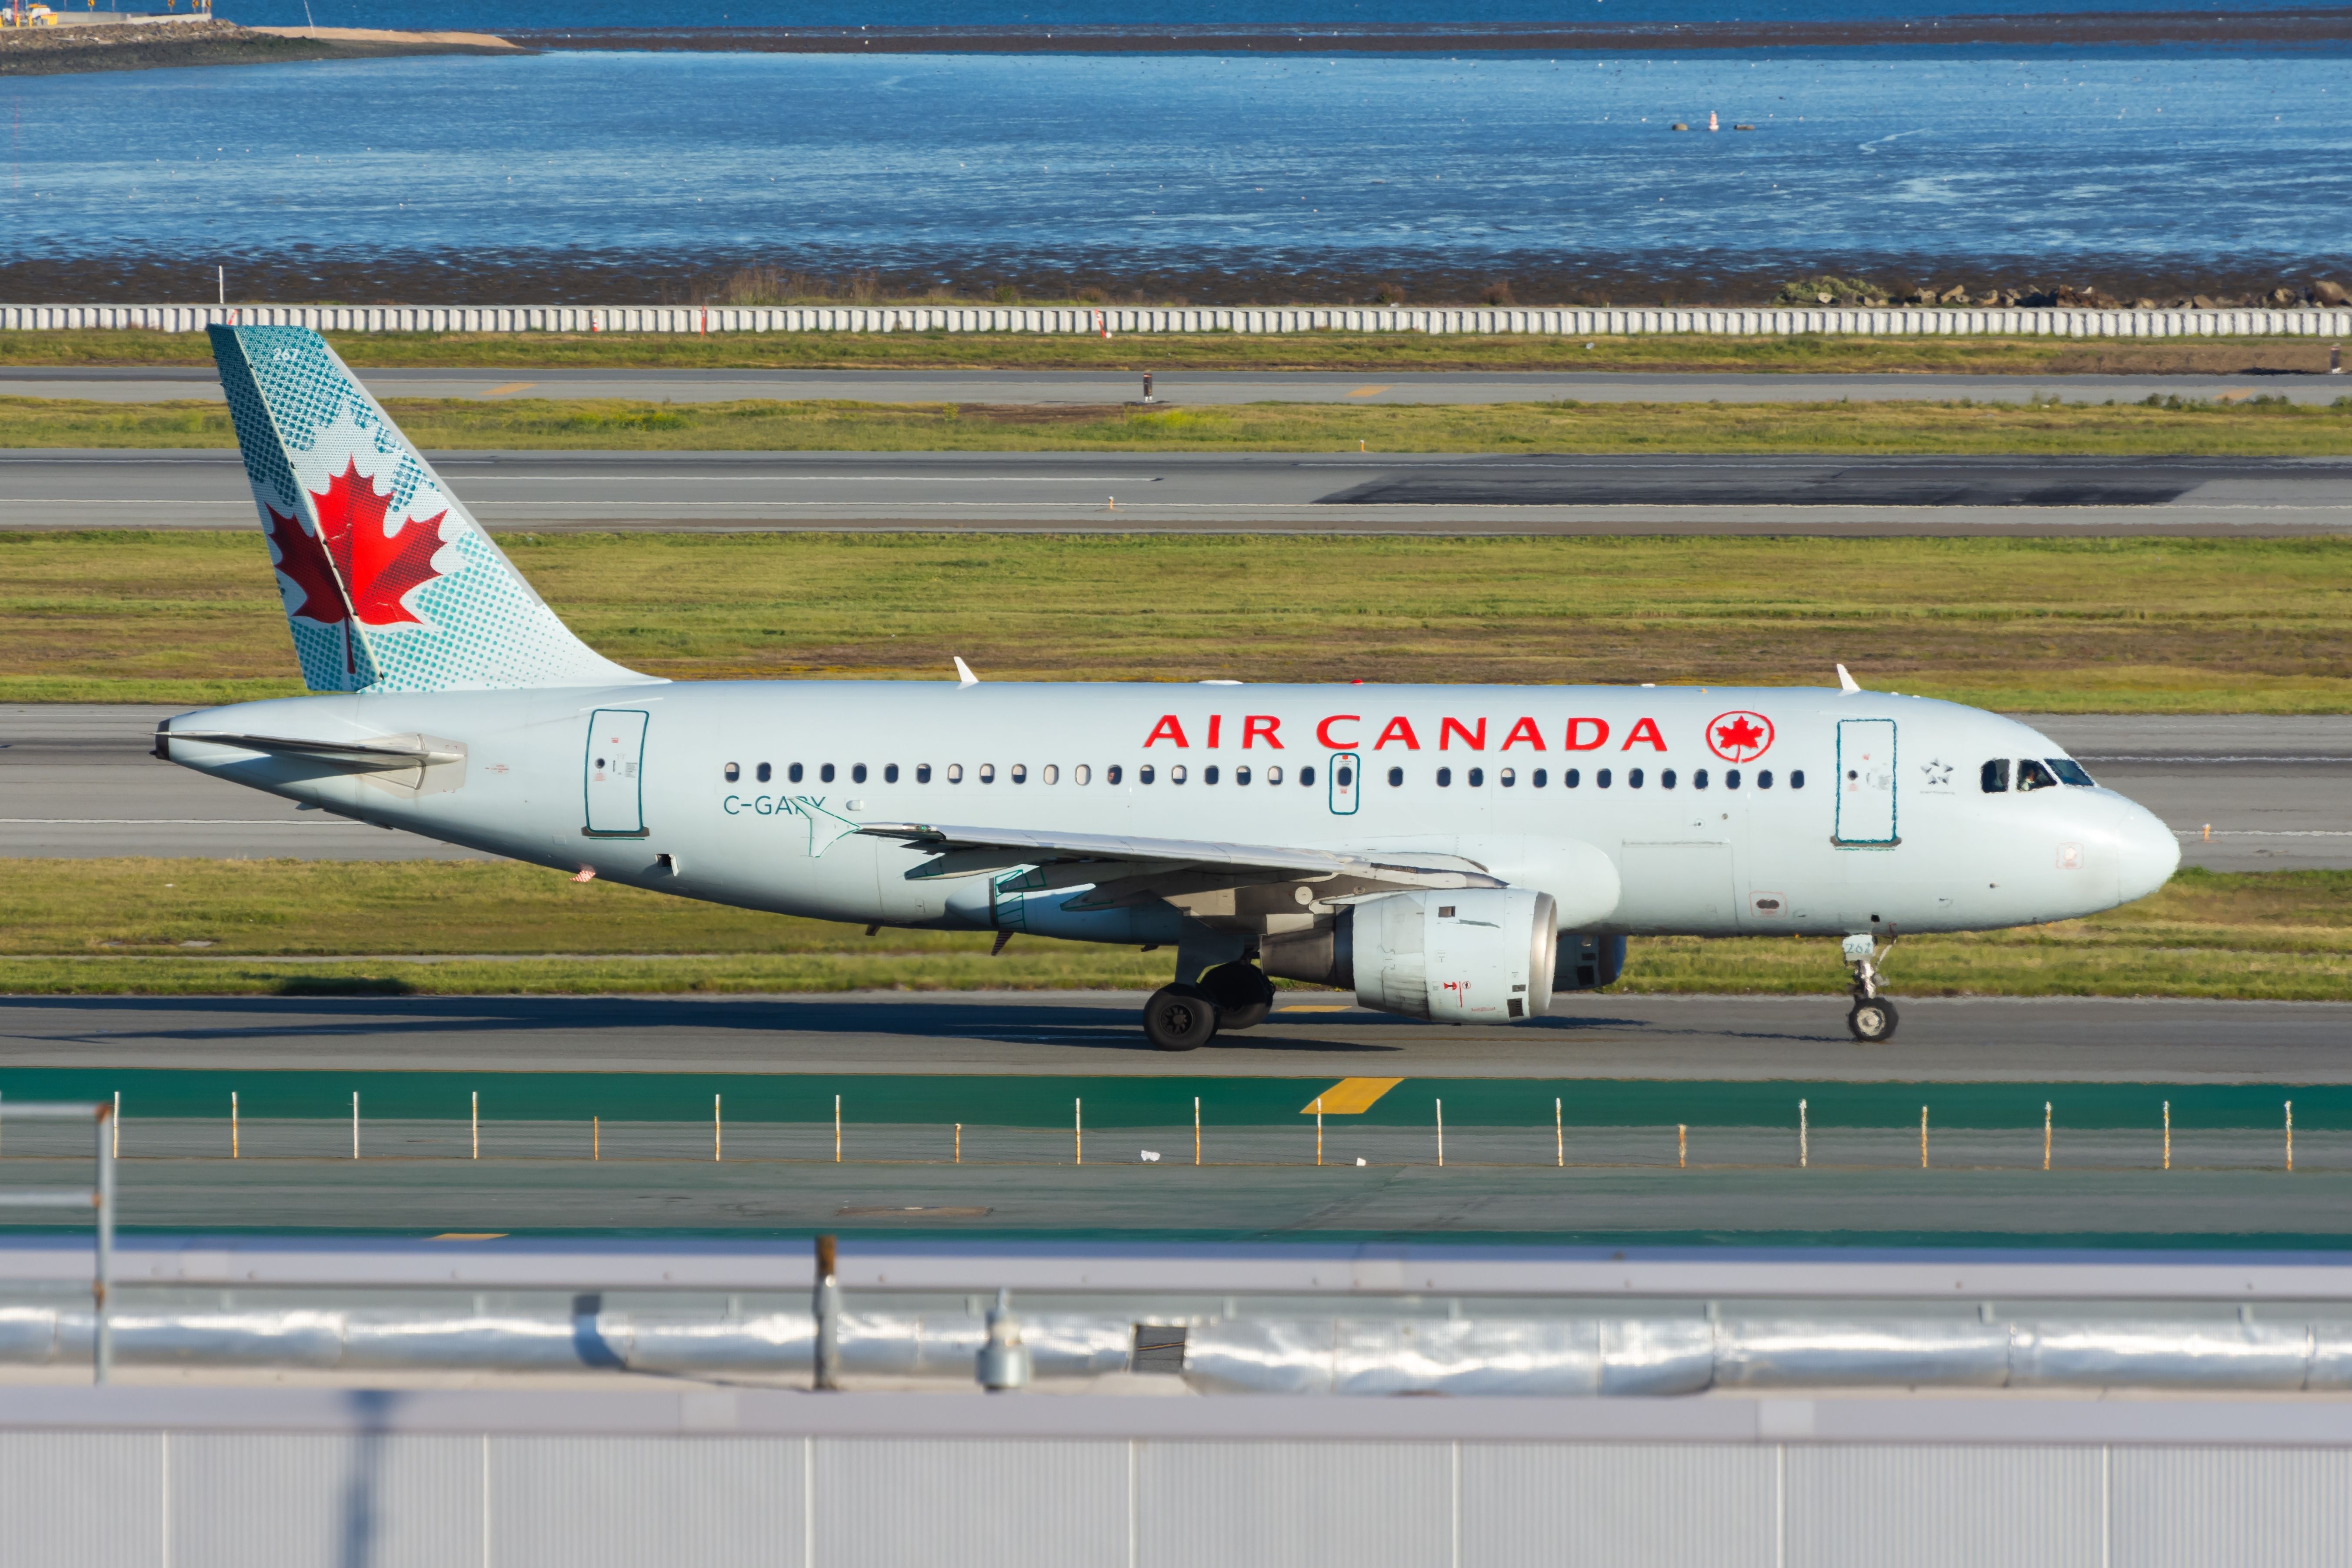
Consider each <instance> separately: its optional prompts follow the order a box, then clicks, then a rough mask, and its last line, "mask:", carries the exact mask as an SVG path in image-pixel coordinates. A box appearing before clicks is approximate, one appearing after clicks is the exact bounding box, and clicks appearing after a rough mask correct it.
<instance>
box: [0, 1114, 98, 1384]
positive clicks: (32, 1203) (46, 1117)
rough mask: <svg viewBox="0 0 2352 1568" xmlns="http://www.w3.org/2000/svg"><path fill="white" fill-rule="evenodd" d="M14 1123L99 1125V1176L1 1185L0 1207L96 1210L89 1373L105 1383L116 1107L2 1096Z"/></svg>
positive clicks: (4, 1118)
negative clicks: (82, 1183) (83, 1182)
mask: <svg viewBox="0 0 2352 1568" xmlns="http://www.w3.org/2000/svg"><path fill="white" fill-rule="evenodd" d="M12 1118H13V1119H14V1120H16V1121H89V1123H91V1125H92V1126H93V1127H95V1128H96V1129H97V1145H98V1147H97V1159H98V1179H97V1182H96V1183H95V1184H93V1185H91V1186H88V1187H14V1188H0V1209H75V1208H85V1207H86V1208H89V1209H93V1210H95V1211H96V1213H97V1221H98V1226H97V1235H96V1237H94V1240H93V1250H94V1251H95V1252H96V1254H97V1256H96V1258H95V1259H94V1260H93V1264H92V1268H91V1278H90V1290H89V1293H90V1306H91V1310H92V1315H93V1321H92V1323H91V1332H90V1337H89V1373H90V1381H91V1382H93V1383H104V1382H106V1381H108V1380H109V1378H110V1377H111V1376H112V1375H113V1372H114V1322H113V1318H112V1315H111V1312H110V1307H109V1303H108V1300H107V1296H108V1293H109V1291H110V1288H111V1287H112V1285H113V1283H114V1138H113V1131H114V1107H113V1106H112V1105H110V1104H108V1103H106V1102H105V1101H102V1100H101V1101H100V1102H99V1103H98V1104H95V1105H80V1104H75V1103H71V1102H64V1103H53V1102H45V1101H38V1100H33V1101H27V1100H16V1101H14V1102H11V1101H9V1100H5V1099H0V1123H5V1121H8V1120H10V1119H12Z"/></svg>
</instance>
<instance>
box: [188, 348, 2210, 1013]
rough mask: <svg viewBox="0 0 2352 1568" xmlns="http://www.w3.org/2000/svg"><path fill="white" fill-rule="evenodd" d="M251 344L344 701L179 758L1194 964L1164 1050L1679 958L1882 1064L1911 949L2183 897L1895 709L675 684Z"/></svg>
mask: <svg viewBox="0 0 2352 1568" xmlns="http://www.w3.org/2000/svg"><path fill="white" fill-rule="evenodd" d="M215 340H216V344H217V346H218V347H219V348H220V350H221V359H222V364H223V379H224V385H225V386H226V388H227V389H228V391H229V392H230V395H231V396H230V401H231V406H232V410H233V412H236V415H237V426H238V432H239V437H240V442H241V444H242V445H243V447H244V448H245V452H246V458H247V469H248V472H249V473H250V474H251V475H252V476H253V477H254V481H255V486H256V491H257V500H259V502H260V508H261V512H262V516H263V520H264V526H265V528H266V529H268V531H269V532H270V536H271V540H272V544H273V549H274V552H275V553H276V554H277V556H278V561H277V565H278V576H279V583H280V587H281V590H282V591H283V592H284V593H285V595H286V599H287V605H288V614H289V624H290V626H292V629H293V631H294V635H295V640H296V644H297V647H298V649H299V651H301V653H302V654H303V658H304V667H305V671H306V674H307V675H308V676H309V677H310V684H311V685H312V686H313V687H314V688H318V687H321V686H328V687H333V686H338V685H340V686H343V687H345V688H346V689H343V690H341V691H340V692H336V693H335V694H331V695H318V696H312V697H306V698H299V699H289V700H281V701H271V702H259V703H246V704H239V705H236V706H235V707H230V708H219V709H211V710H204V711H201V712H195V713H190V714H186V715H183V716H181V717H179V718H176V719H173V721H170V722H169V723H168V724H167V725H166V726H165V727H164V729H163V731H162V732H161V733H159V736H158V742H157V749H158V752H159V754H162V755H164V756H167V757H168V758H170V760H172V761H173V762H176V763H182V764H184V765H186V766H190V767H194V768H197V769H200V770H202V771H205V772H207V773H215V774H216V775H218V776H221V777H225V778H229V779H232V780H235V781H236V782H238V783H241V784H249V785H252V786H254V787H257V788H260V789H264V790H267V791H268V792H270V793H272V794H275V795H282V796H285V797H287V798H289V799H293V800H297V801H300V802H302V803H304V804H306V805H316V806H319V807H321V808H324V809H327V810H331V811H334V812H337V813H339V814H341V815H344V816H352V817H355V818H358V819H361V820H363V821H369V822H375V823H380V824H383V826H393V827H400V828H404V829H407V830H409V831H412V832H415V833H420V834H424V835H426V836H428V837H435V838H438V839H442V840H445V841H447V842H449V843H453V844H458V845H463V846H466V847H471V848H475V849H479V850H483V851H485V852H488V853H491V854H497V855H503V856H509V857H512V858H517V859H520V860H527V861H534V862H537V863H540V864H542V865H547V866H551V867H556V868H562V869H564V870H567V871H572V872H574V873H593V875H594V876H595V877H597V878H601V879H607V880H613V881H620V882H625V883H629V884H632V885H635V886H639V887H645V888H649V889H656V890H659V891H665V892H671V893H677V894H682V895H685V896H688V897H693V898H698V899H707V900H715V901H718V902H722V903H728V904H734V905H740V906H743V907H747V908H752V909H760V910H775V911H778V912H781V913H787V914H798V915H810V916H817V917H821V918H825V919H832V920H840V921H857V922H862V923H866V924H869V925H885V926H906V927H919V928H928V929H944V930H979V931H998V932H1001V933H1018V932H1029V933H1034V934H1039V935H1046V936H1055V937H1067V938H1072V939H1076V940H1080V941H1093V942H1117V943H1123V944H1131V945H1138V946H1146V947H1151V946H1157V947H1162V948H1168V949H1172V950H1174V952H1175V954H1176V960H1175V965H1174V967H1175V971H1176V973H1175V978H1174V980H1173V982H1172V983H1171V985H1170V986H1169V987H1167V988H1166V989H1164V990H1163V991H1162V992H1161V993H1160V994H1157V995H1155V996H1154V997H1153V999H1152V1003H1151V1005H1150V1007H1148V1008H1147V1012H1146V1025H1147V1028H1148V1030H1149V1031H1150V1034H1151V1035H1152V1037H1153V1038H1154V1040H1155V1041H1156V1042H1157V1043H1159V1044H1161V1045H1162V1046H1166V1047H1175V1048H1182V1047H1188V1046H1192V1045H1198V1044H1200V1043H1202V1041H1204V1040H1206V1039H1207V1038H1208V1037H1210V1036H1211V1035H1213V1033H1214V1032H1215V1031H1216V1030H1217V1028H1219V1027H1220V1026H1223V1027H1226V1028H1234V1027H1245V1026H1249V1025H1250V1024H1253V1023H1255V1022H1256V1021H1258V1020H1259V1019H1261V1018H1263V1016H1265V1005H1266V1004H1267V1002H1269V1001H1270V1000H1271V995H1272V993H1271V988H1270V987H1269V986H1268V984H1267V982H1266V979H1265V976H1266V975H1267V974H1269V973H1271V974H1274V975H1288V976H1292V977H1296V978H1299V979H1304V980H1310V981H1320V982H1324V983H1328V984H1340V985H1352V986H1353V987H1354V988H1355V989H1356V991H1357V992H1358V994H1359V996H1360V998H1361V999H1363V1000H1365V1001H1366V1002H1368V1003H1369V1004H1370V1005H1375V1006H1384V1007H1387V1008H1389V1009H1390V1010H1392V1011H1397V1012H1402V1013H1405V1014H1408V1015H1410V1016H1423V1017H1430V1018H1436V1019H1444V1020H1447V1021H1453V1022H1478V1021H1498V1022H1500V1021H1509V1020H1511V1019H1515V1018H1526V1017H1533V1016H1540V1014H1541V1013H1542V1012H1544V1011H1545V1010H1546V1009H1547V1007H1548V1005H1549V998H1550V995H1551V994H1553V993H1554V992H1557V991H1561V990H1575V989H1583V988H1589V987H1591V986H1592V985H1596V984H1605V983H1607V981H1608V980H1610V979H1613V978H1614V975H1615V972H1616V967H1617V964H1618V963H1619V962H1621V960H1622V952H1623V939H1624V938H1625V937H1627V936H1639V935H1644V934H1653V933H1685V934H1692V935H1699V936H1727V935H1735V934H1744V935H1756V934H1773V933H1806V934H1826V935H1836V936H1840V937H1844V938H1847V939H1849V940H1848V941H1847V942H1846V947H1845V957H1846V959H1847V961H1848V962H1849V963H1852V964H1853V966H1854V969H1855V984H1854V991H1855V1004H1854V1009H1853V1014H1852V1016H1851V1019H1850V1021H1851V1022H1852V1023H1853V1026H1854V1029H1855V1032H1856V1033H1857V1034H1858V1035H1861V1036H1863V1037H1865V1038H1874V1037H1884V1035H1885V1033H1887V1032H1890V1031H1891V1030H1892V1028H1893V1026H1894V1023H1895V1017H1894V1011H1893V1008H1892V1007H1891V1005H1888V1004H1887V1003H1886V1002H1885V999H1884V998H1883V997H1881V996H1879V994H1878V987H1877V978H1876V973H1875V970H1874V958H1875V956H1876V954H1877V953H1878V952H1879V951H1880V948H1879V945H1878V944H1879V942H1881V941H1882V940H1884V939H1889V938H1892V937H1894V936H1895V935H1897V934H1899V933H1902V932H1926V931H1962V930H1978V929H1986V928H1992V927H2000V926H2011V925H2019V924H2025V923H2032V922H2039V921H2051V920H2058V919H2064V918H2070V917H2075V916H2080V915H2084V914H2089V913H2092V912H2095V911H2096V910H2104V909H2108V908H2111V907H2113V906H2115V905H2116V904H2118V903H2121V902H2125V901H2127V900H2132V899H2137V898H2139V897H2141V896H2143V895H2145V894H2147V893H2148V892H2150V891H2152V890H2154V889H2156V888H2158V887H2159V886H2161V885H2162V883H2163V882H2164V880H2165V879H2167V878H2168V876H2169V875H2170V874H2171V872H2172V870H2173V869H2174V868H2175V866H2176V865H2177V863H2178V860H2179V847H2178V844H2177V841H2176V839H2175V837H2174V836H2173V835H2172V833H2171V832H2170V831H2169V830H2168V829H2167V828H2166V827H2165V826H2163V824H2162V823H2160V822H2158V820H2157V819H2156V818H2155V817H2154V816H2151V815H2150V814H2149V813H2147V811H2146V810H2144V809H2143V808H2141V807H2140V806H2138V805H2135V804H2134V803H2132V802H2131V801H2129V800H2127V799H2126V798H2124V797H2123V796H2121V795H2116V794H2115V793H2114V792H2112V791H2109V790H2106V789H2104V788H2101V787H2099V786H2097V785H2096V784H2094V783H2093V782H2092V781H2091V779H2090V778H2089V776H2088V775H2087V774H2086V773H2084V772H2083V771H2082V770H2081V769H2080V768H2079V767H2077V766H2076V765H2075V764H2074V763H2073V762H2072V761H2071V760H2069V759H2068V758H2067V757H2066V755H2065V753H2064V752H2063V750H2062V749H2061V748H2059V747H2058V746H2056V745H2054V744H2053V743H2052V742H2050V741H2049V740H2048V739H2047V738H2046V737H2044V736H2042V735H2041V734H2039V733H2037V732H2036V731H2033V730H2032V729H2031V728H2029V727H2028V726H2025V725H2023V724H2020V723H2018V722H2016V721H2012V720H2009V719H2006V718H2003V717H2000V716H1999V715H1996V714H1991V713H1987V712H1983V711H1980V710H1973V709H1969V708H1964V707H1960V706H1958V705H1955V704H1951V703H1946V702H1938V701H1932V700H1923V699H1918V698H1907V697H1900V696H1895V695H1889V694H1879V693H1871V692H1864V691H1858V690H1845V689H1728V688H1713V689H1704V690H1702V689H1689V688H1650V687H1643V688H1628V687H1410V686H1364V685H1349V686H1248V685H1235V684H1227V683H1213V684H1204V685H1197V686H1176V685H1097V684H1087V685H1075V684H1072V685H1063V684H1053V685H1045V684H1014V683H1002V684H1000V683H995V682H990V681H984V680H982V681H972V680H969V679H955V680H942V681H940V682H938V683H916V682H874V681H858V682H691V683H688V682H667V681H657V680H652V679H646V678H645V677H642V676H638V675H635V674H634V673H633V672H630V671H627V670H625V669H622V668H620V667H618V666H614V665H612V664H610V663H609V662H607V661H604V660H603V659H601V658H598V657H597V656H595V655H593V653H590V652H589V651H588V650H586V649H585V648H584V647H580V645H578V644H577V642H576V639H572V637H571V636H570V634H569V632H568V631H565V630H564V629H563V628H562V626H561V623H560V622H557V621H555V619H554V617H553V616H552V615H551V614H550V613H549V612H548V611H547V610H546V607H545V606H544V605H541V604H539V603H538V601H537V599H536V597H535V596H534V595H530V591H529V589H528V587H527V586H525V585H523V584H521V581H520V577H519V576H516V575H515V574H514V573H513V569H512V567H511V566H510V565H509V564H508V563H506V562H505V559H504V557H503V556H502V555H500V554H499V553H498V552H497V551H496V548H495V546H494V545H491V544H490V543H489V541H488V537H487V535H484V534H482V533H481V532H480V531H479V529H478V527H477V526H475V525H474V523H473V521H472V520H471V519H470V518H469V517H467V516H466V515H465V513H464V511H463V509H462V507H461V506H459V505H458V504H457V501H456V500H455V498H454V497H451V496H449V495H447V493H446V491H444V490H442V489H440V487H439V484H438V481H437V479H435V478H434V477H433V475H432V473H431V470H430V469H429V468H426V467H425V464H424V462H423V459H422V458H418V457H417V456H416V455H415V452H414V449H413V448H411V447H408V446H407V443H406V442H405V440H404V439H403V438H401V437H400V436H399V434H398V432H397V431H396V430H395V429H394V428H393V427H392V426H391V425H390V423H389V421H388V420H386V419H384V417H383V415H382V411H381V410H380V409H376V408H375V407H374V405H373V402H372V401H371V400H369V399H368V398H367V395H366V394H365V392H364V391H363V390H362V389H360V388H359V386H358V384H357V383H356V382H355V381H353V380H352V379H351V378H350V376H349V373H348V372H347V371H344V370H343V368H342V366H341V363H340V362H339V361H336V360H335V359H334V357H333V355H332V353H331V351H328V350H327V349H326V348H325V345H324V344H323V343H322V342H319V341H318V340H317V339H315V338H314V337H312V336H311V335H310V334H309V333H305V332H299V331H294V330H291V329H250V328H248V329H215ZM305 340H307V341H305ZM273 373H275V374H273ZM329 402H331V403H332V406H328V405H327V404H328V403H329ZM297 405H299V406H300V409H301V412H302V414H303V415H304V416H306V417H307V419H308V421H309V430H308V437H309V438H308V440H307V442H305V441H304V440H302V439H300V438H299V437H289V434H288V433H287V426H288V425H289V419H288V417H286V415H287V413H288V411H289V410H291V409H293V408H295V407H296V406H297ZM418 530H423V532H414V531H418ZM371 574H373V575H371Z"/></svg>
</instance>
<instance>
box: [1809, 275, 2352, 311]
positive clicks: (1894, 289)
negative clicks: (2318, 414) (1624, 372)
mask: <svg viewBox="0 0 2352 1568" xmlns="http://www.w3.org/2000/svg"><path fill="white" fill-rule="evenodd" d="M1772 303H1774V304H1776V305H1797V306H1803V305H1843V306H1861V307H1868V308H1873V309H1879V310H1885V309H1887V308H1890V307H1891V308H1895V309H1900V308H1902V307H1904V306H1906V305H1909V306H1916V307H1921V308H1927V307H1940V308H1943V309H1948V310H1949V309H1958V308H1965V307H1969V306H1977V307H1980V308H1983V309H1988V310H1991V309H2001V310H2012V309H2023V310H2336V309H2341V308H2342V307H2343V306H2345V305H2347V304H2352V289H2347V288H2346V287H2345V285H2343V284H2341V283H2338V282H2336V280H2335V279H2329V278H2318V279H2312V280H2311V281H2310V282H2308V283H2299V284H2298V283H2281V284H2279V285H2277V286H2276V287H2274V288H2272V289H2252V290H2248V291H2244V292H2239V293H2231V294H2172V293H2168V294H2166V295H2165V296H2164V297H2162V298H2160V299H2159V298H2158V297H2156V296H2153V295H2147V294H2141V295H2136V296H2132V297H2129V298H2126V297H2125V296H2123V295H2121V294H2118V293H2115V292H2110V291H2108V290H2106V289H2100V288H2099V287H2098V286H2096V285H2095V284H2089V283H2086V284H2084V285H2082V286H2081V287H2080V288H2077V287H2075V286H2074V285H2073V284H2070V283H2059V284H2054V285H2043V284H2040V283H2030V282H2029V283H2022V284H2016V285H2009V284H2000V283H1985V284H1976V283H1965V282H1958V283H1949V284H1946V285H1943V286H1942V287H1940V288H1939V287H1937V285H1935V284H1932V283H1903V284H1895V285H1892V286H1885V285H1881V284H1879V283H1876V282H1874V281H1873V280H1871V279H1866V278H1836V277H1831V276H1826V275H1824V276H1822V277H1820V278H1802V279H1797V280H1796V281H1795V282H1792V283H1785V284H1783V285H1781V287H1780V292H1779V293H1777V294H1775V295H1773V297H1772Z"/></svg>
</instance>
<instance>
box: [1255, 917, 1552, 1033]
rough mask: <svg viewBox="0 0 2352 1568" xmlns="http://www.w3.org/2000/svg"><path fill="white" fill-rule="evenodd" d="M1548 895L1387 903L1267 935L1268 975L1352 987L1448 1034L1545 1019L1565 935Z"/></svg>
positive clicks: (1262, 952) (1262, 956)
mask: <svg viewBox="0 0 2352 1568" xmlns="http://www.w3.org/2000/svg"><path fill="white" fill-rule="evenodd" d="M1556 918H1557V916H1556V914H1555V910H1554V905H1553V902H1552V897H1551V895H1550V894H1549V893H1538V892H1536V891H1534V890H1533V889H1525V888H1463V889H1447V890H1444V891H1437V892H1413V893H1389V894H1384V895H1383V896H1381V897H1380V898H1377V899H1367V900H1364V901H1363V902H1362V903H1360V904H1352V905H1350V906H1349V907H1348V908H1346V909H1343V910H1340V911H1339V915H1338V916H1337V917H1336V918H1335V919H1334V920H1333V921H1332V922H1331V923H1330V924H1329V925H1328V926H1325V927H1320V928H1318V929H1317V930H1315V931H1291V932H1286V933H1283V934H1281V935H1269V936H1267V937H1266V938H1265V941H1264V942H1263V943H1261V944H1260V947H1259V963H1261V964H1262V965H1263V966H1264V967H1265V972H1266V973H1268V974H1278V975H1281V976H1283V977H1285V978H1286V979H1290V980H1305V981H1309V982H1312V983H1314V984H1320V985H1339V986H1349V987H1352V988H1353V989H1354V991H1355V993H1356V1000H1357V1001H1358V1002H1360V1003H1361V1004H1363V1005H1365V1006H1367V1007H1377V1008H1379V1009H1380V1010H1381V1011H1382V1012H1384V1013H1402V1014H1403V1015H1404V1016H1406V1017H1408V1018H1428V1019H1431V1020H1433V1022H1436V1023H1441V1024H1486V1023H1496V1024H1499V1023H1506V1022H1508V1021H1509V1020H1511V1019H1515V1018H1540V1017H1542V1016H1544V1014H1545V1013H1546V1012H1547V1011H1549V1009H1550V1007H1551V987H1552V969H1553V965H1554V963H1556V961H1557V956H1558V950H1559V931H1558V930H1557V929H1556V928H1555V926H1554V923H1553V922H1554V921H1555V919H1556Z"/></svg>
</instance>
